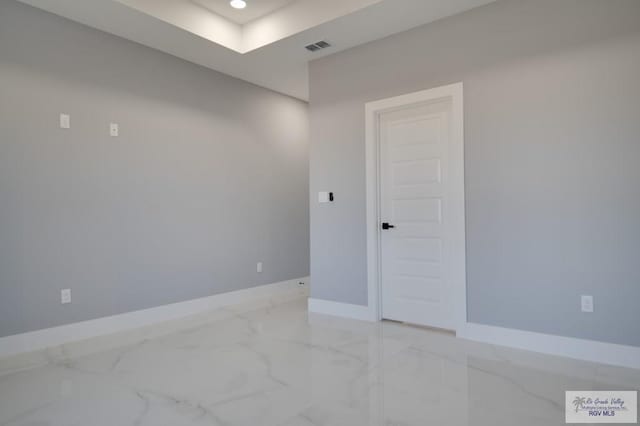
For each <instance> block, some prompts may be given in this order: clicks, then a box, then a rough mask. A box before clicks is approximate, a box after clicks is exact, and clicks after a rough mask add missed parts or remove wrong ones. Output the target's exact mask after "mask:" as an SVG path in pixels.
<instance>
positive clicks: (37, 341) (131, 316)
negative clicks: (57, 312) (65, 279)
mask: <svg viewBox="0 0 640 426" xmlns="http://www.w3.org/2000/svg"><path fill="white" fill-rule="evenodd" d="M300 281H302V282H304V283H305V284H306V285H305V286H304V287H302V288H301V287H300V286H299V284H298V283H299V282H300ZM308 284H309V277H304V278H299V279H294V280H288V281H282V282H279V283H274V284H267V285H262V286H258V287H253V288H248V289H243V290H238V291H232V292H229V293H221V294H215V295H213V296H208V297H203V298H199V299H193V300H187V301H185V302H178V303H172V304H170V305H164V306H157V307H154V308H149V309H143V310H140V311H134V312H127V313H124V314H119V315H113V316H109V317H104V318H97V319H93V320H88V321H82V322H77V323H73V324H67V325H62V326H59V327H53V328H47V329H43V330H37V331H31V332H28V333H22V334H16V335H12V336H7V337H2V338H0V358H3V357H9V356H12V355H18V354H22V353H27V352H34V351H39V350H42V349H46V348H51V347H54V346H60V345H63V344H66V343H71V342H77V341H80V340H85V339H90V338H94V337H99V336H104V335H109V334H113V333H118V332H123V331H129V330H132V329H136V328H140V327H146V326H150V325H153V324H157V323H161V322H165V321H171V320H176V319H180V318H185V317H189V316H192V315H197V314H200V313H203V312H207V311H210V310H214V309H218V308H222V307H228V306H233V305H239V304H243V303H251V302H259V301H261V300H265V301H269V302H274V303H278V302H286V301H288V300H292V299H294V298H296V297H304V296H306V295H307V291H308Z"/></svg>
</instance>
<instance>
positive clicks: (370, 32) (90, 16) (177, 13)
mask: <svg viewBox="0 0 640 426" xmlns="http://www.w3.org/2000/svg"><path fill="white" fill-rule="evenodd" d="M20 1H22V2H23V3H27V4H30V5H32V6H34V7H38V8H40V9H44V10H47V11H49V12H52V13H55V14H57V15H60V16H64V17H66V18H69V19H71V20H74V21H77V22H80V23H82V24H85V25H89V26H91V27H94V28H97V29H99V30H102V31H106V32H109V33H112V34H115V35H117V36H120V37H123V38H125V39H129V40H132V41H135V42H137V43H140V44H143V45H146V46H149V47H152V48H154V49H158V50H160V51H163V52H166V53H169V54H171V55H174V56H177V57H179V58H182V59H185V60H187V61H190V62H194V63H196V64H199V65H202V66H205V67H208V68H211V69H214V70H216V71H220V72H223V73H225V74H229V75H232V76H234V77H237V78H240V79H243V80H246V81H248V82H251V83H254V84H257V85H260V86H263V87H266V88H269V89H272V90H275V91H277V92H280V93H284V94H287V95H290V96H293V97H296V98H299V99H303V100H307V99H308V96H309V88H308V62H309V61H310V60H313V59H315V58H320V57H322V56H326V55H329V54H332V53H335V52H338V51H341V50H345V49H348V48H351V47H354V46H357V45H360V44H363V43H367V42H370V41H373V40H377V39H380V38H383V37H386V36H389V35H392V34H395V33H398V32H401V31H405V30H408V29H410V28H414V27H417V26H419V25H423V24H426V23H429V22H433V21H435V20H438V19H441V18H444V17H447V16H451V15H454V14H457V13H460V12H463V11H466V10H469V9H472V8H475V7H478V6H481V5H484V4H487V3H491V2H492V1H494V0H246V1H247V4H248V5H247V7H246V8H245V9H243V10H235V9H232V8H231V7H230V6H229V5H228V2H227V0H82V1H78V0H47V1H46V2H43V1H42V0H20ZM319 40H326V41H328V42H330V43H331V45H332V46H331V47H330V48H328V49H324V50H321V51H319V52H316V53H311V52H308V51H307V50H306V49H305V48H304V47H305V46H306V45H308V44H310V43H314V42H316V41H319Z"/></svg>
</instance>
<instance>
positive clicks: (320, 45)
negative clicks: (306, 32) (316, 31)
mask: <svg viewBox="0 0 640 426" xmlns="http://www.w3.org/2000/svg"><path fill="white" fill-rule="evenodd" d="M327 47H331V45H330V44H329V43H327V42H326V41H324V40H320V41H317V42H315V43H312V44H310V45H308V46H305V49H307V50H308V51H309V52H317V51H318V50H322V49H326V48H327Z"/></svg>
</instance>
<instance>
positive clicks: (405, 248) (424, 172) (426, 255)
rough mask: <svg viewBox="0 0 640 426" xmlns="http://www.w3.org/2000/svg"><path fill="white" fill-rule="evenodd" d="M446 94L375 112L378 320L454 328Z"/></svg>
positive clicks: (448, 112)
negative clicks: (377, 114) (378, 202)
mask: <svg viewBox="0 0 640 426" xmlns="http://www.w3.org/2000/svg"><path fill="white" fill-rule="evenodd" d="M451 108H452V104H451V101H450V100H442V101H438V102H432V103H428V104H421V105H413V106H410V107H405V108H403V109H400V110H396V111H392V112H387V113H383V114H381V116H380V121H379V123H380V127H379V132H380V176H381V180H380V197H381V198H380V200H381V206H380V207H381V212H380V213H381V218H382V221H383V222H389V223H391V224H393V225H394V226H395V228H392V229H389V230H385V231H381V232H382V234H381V273H382V315H383V318H388V319H393V320H398V321H405V322H410V323H416V324H421V325H428V326H433V327H440V328H447V329H453V328H454V315H455V314H454V311H453V306H452V296H453V295H452V288H451V287H452V285H451V282H450V278H449V276H450V271H449V270H448V269H447V267H446V265H447V264H448V259H447V253H449V252H450V250H449V246H450V244H451V238H450V236H449V235H447V229H446V223H447V217H448V213H449V212H448V211H447V208H448V204H447V197H446V194H447V191H448V188H447V185H448V184H449V181H448V176H447V173H448V167H449V164H448V161H449V158H448V143H449V139H450V134H451V129H450V115H451Z"/></svg>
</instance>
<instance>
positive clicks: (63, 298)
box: [60, 288, 71, 305]
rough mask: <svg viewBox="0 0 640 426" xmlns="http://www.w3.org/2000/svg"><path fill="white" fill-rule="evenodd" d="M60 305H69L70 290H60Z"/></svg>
mask: <svg viewBox="0 0 640 426" xmlns="http://www.w3.org/2000/svg"><path fill="white" fill-rule="evenodd" d="M60 303H61V304H63V305H66V304H67V303H71V289H70V288H63V289H62V290H60Z"/></svg>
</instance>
